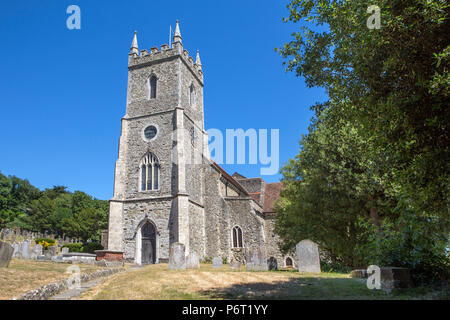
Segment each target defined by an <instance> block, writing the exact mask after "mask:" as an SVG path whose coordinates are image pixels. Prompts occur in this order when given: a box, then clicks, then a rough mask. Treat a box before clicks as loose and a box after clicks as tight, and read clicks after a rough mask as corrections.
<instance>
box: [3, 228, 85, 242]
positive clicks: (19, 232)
mask: <svg viewBox="0 0 450 320" xmlns="http://www.w3.org/2000/svg"><path fill="white" fill-rule="evenodd" d="M37 238H49V239H54V240H56V242H57V244H58V246H62V245H64V244H67V243H75V242H81V239H77V238H70V237H59V236H57V235H54V234H51V233H42V232H36V231H29V230H25V229H8V228H0V240H2V241H5V242H8V243H11V242H15V241H16V239H22V240H35V239H37Z"/></svg>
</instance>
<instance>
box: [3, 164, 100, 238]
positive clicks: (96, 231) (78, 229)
mask: <svg viewBox="0 0 450 320" xmlns="http://www.w3.org/2000/svg"><path fill="white" fill-rule="evenodd" d="M66 189H67V188H66V187H64V186H54V187H53V188H49V189H45V190H44V191H40V190H39V189H37V188H35V187H34V186H32V185H31V184H30V183H29V181H27V180H22V179H20V178H17V177H15V176H9V177H7V176H5V175H3V174H1V173H0V227H9V228H22V229H25V230H31V231H39V232H45V231H47V232H49V233H54V234H57V235H60V236H62V235H66V236H70V237H76V238H81V239H82V240H83V241H85V242H86V241H87V240H88V239H94V240H99V239H100V234H101V230H102V229H105V228H107V226H108V202H107V201H103V200H98V199H95V198H92V197H91V196H89V195H88V194H86V193H84V192H82V191H75V192H74V193H71V192H68V191H67V190H66Z"/></svg>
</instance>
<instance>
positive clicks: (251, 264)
mask: <svg viewBox="0 0 450 320" xmlns="http://www.w3.org/2000/svg"><path fill="white" fill-rule="evenodd" d="M246 261H247V263H246V268H247V270H248V271H266V270H267V261H266V257H265V256H264V253H263V250H262V249H261V248H257V249H248V250H247V254H246Z"/></svg>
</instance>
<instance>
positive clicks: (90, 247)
mask: <svg viewBox="0 0 450 320" xmlns="http://www.w3.org/2000/svg"><path fill="white" fill-rule="evenodd" d="M95 250H103V246H102V245H101V244H100V243H98V242H88V243H85V244H84V245H83V252H86V253H95V252H94V251H95Z"/></svg>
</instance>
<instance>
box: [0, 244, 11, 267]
mask: <svg viewBox="0 0 450 320" xmlns="http://www.w3.org/2000/svg"><path fill="white" fill-rule="evenodd" d="M13 253H14V248H13V247H12V246H11V245H10V244H9V243H6V242H3V241H0V268H8V266H9V263H10V262H11V259H12V256H13Z"/></svg>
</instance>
